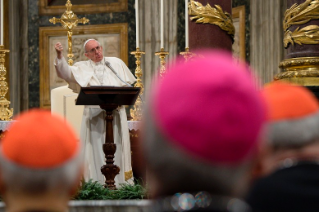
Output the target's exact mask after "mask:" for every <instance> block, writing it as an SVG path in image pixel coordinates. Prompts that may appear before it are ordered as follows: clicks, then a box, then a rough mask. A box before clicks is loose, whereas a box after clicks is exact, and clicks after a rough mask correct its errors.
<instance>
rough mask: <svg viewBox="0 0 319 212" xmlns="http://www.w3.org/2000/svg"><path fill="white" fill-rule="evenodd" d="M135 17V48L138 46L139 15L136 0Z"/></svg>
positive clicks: (136, 0)
mask: <svg viewBox="0 0 319 212" xmlns="http://www.w3.org/2000/svg"><path fill="white" fill-rule="evenodd" d="M135 19H136V21H135V22H136V48H139V47H140V39H139V26H138V25H139V16H138V0H135Z"/></svg>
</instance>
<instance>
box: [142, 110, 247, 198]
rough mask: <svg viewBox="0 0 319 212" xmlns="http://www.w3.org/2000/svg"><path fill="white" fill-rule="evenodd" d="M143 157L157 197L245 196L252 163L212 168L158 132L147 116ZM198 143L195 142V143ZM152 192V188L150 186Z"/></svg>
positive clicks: (214, 165) (151, 119)
mask: <svg viewBox="0 0 319 212" xmlns="http://www.w3.org/2000/svg"><path fill="white" fill-rule="evenodd" d="M145 123H146V124H145V125H144V126H145V128H144V130H143V132H144V134H143V135H142V137H143V154H144V156H145V163H146V164H147V166H148V168H149V171H150V173H152V176H154V177H155V178H156V179H152V180H155V181H156V182H155V185H157V184H158V187H157V188H155V189H158V190H160V191H158V190H157V191H155V193H156V194H157V195H169V194H173V193H176V192H192V191H201V190H202V191H208V192H211V193H213V194H218V195H237V196H241V195H243V194H244V193H245V191H246V190H245V187H248V177H247V176H248V174H249V171H250V170H251V169H252V161H251V160H249V159H246V160H244V161H242V162H239V163H238V164H235V165H220V164H219V165H218V164H211V163H209V162H207V161H204V160H201V159H199V158H196V157H195V156H192V155H190V154H187V153H186V152H184V151H183V150H181V148H179V147H177V146H175V145H174V144H173V143H172V142H170V141H169V140H170V139H168V138H165V136H163V134H161V133H160V132H159V131H158V127H157V126H156V124H155V123H154V121H153V117H152V116H150V114H149V112H148V109H147V111H146V114H145ZM194 142H196V141H194ZM150 187H151V189H152V185H150Z"/></svg>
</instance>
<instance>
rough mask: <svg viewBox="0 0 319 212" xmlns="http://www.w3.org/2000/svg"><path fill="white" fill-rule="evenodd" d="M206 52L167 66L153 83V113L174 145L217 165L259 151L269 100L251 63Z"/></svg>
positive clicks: (229, 56)
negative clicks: (262, 92)
mask: <svg viewBox="0 0 319 212" xmlns="http://www.w3.org/2000/svg"><path fill="white" fill-rule="evenodd" d="M200 55H201V57H197V58H196V59H194V60H192V61H189V62H186V63H185V62H184V61H179V62H177V63H176V64H175V65H173V66H172V67H170V68H169V69H168V70H167V74H166V75H165V77H164V78H163V79H162V80H160V81H159V82H158V83H156V85H155V86H154V87H153V91H152V92H153V93H152V94H151V99H150V100H151V103H150V104H151V105H150V106H151V109H150V110H151V111H150V112H151V114H152V116H154V120H155V121H154V122H155V125H156V126H157V128H158V131H159V132H160V133H161V134H162V135H163V136H164V137H166V138H167V140H168V141H169V142H170V143H172V144H173V145H174V146H176V147H178V148H180V149H181V150H183V151H185V152H186V153H188V154H190V155H193V156H194V157H197V158H200V159H203V160H204V161H207V162H210V163H213V164H236V163H238V162H241V161H243V160H244V159H247V158H248V157H249V156H250V155H252V154H253V153H254V150H256V147H257V143H258V140H259V139H260V134H261V131H262V127H263V124H264V121H265V109H264V103H263V101H262V99H261V95H260V94H259V92H258V91H257V89H256V85H255V84H256V83H255V82H254V80H253V77H252V76H251V73H250V70H248V68H247V66H246V65H244V64H239V63H238V62H236V61H234V59H233V58H232V56H231V55H230V54H228V53H226V52H223V51H212V52H202V53H200ZM163 157H165V156H163Z"/></svg>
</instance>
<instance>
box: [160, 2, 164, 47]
mask: <svg viewBox="0 0 319 212" xmlns="http://www.w3.org/2000/svg"><path fill="white" fill-rule="evenodd" d="M162 48H164V2H163V0H161V49H162Z"/></svg>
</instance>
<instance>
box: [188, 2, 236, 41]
mask: <svg viewBox="0 0 319 212" xmlns="http://www.w3.org/2000/svg"><path fill="white" fill-rule="evenodd" d="M188 9H189V15H190V16H192V17H191V20H194V21H196V23H200V24H214V25H217V26H219V27H220V28H221V29H222V30H224V31H226V32H227V34H229V35H230V36H231V38H232V40H234V35H235V27H234V25H233V20H232V17H231V15H230V14H229V13H227V12H224V11H223V9H222V8H221V7H220V6H219V5H214V7H212V6H210V4H207V5H206V6H203V5H202V4H201V3H200V2H197V1H191V2H190V3H189V6H188Z"/></svg>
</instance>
